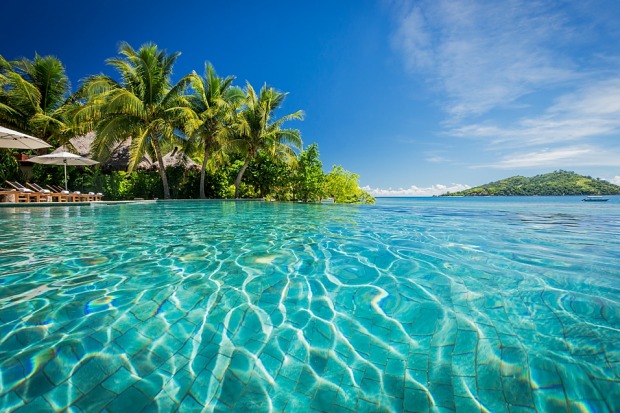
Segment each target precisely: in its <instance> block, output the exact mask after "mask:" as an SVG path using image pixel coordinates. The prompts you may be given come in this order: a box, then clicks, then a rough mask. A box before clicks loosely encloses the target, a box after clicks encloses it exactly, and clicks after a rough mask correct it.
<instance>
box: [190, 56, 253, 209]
mask: <svg viewBox="0 0 620 413" xmlns="http://www.w3.org/2000/svg"><path fill="white" fill-rule="evenodd" d="M190 79H191V86H192V89H193V91H194V92H193V94H192V95H190V96H189V97H188V100H189V102H190V105H191V108H192V110H193V111H194V112H196V116H197V117H198V119H200V122H199V126H198V128H197V129H196V130H195V131H194V132H193V134H192V140H194V141H195V142H196V143H198V144H199V145H200V146H202V147H203V150H204V159H203V161H202V166H201V169H200V198H203V199H204V198H206V195H205V171H206V167H207V163H208V161H209V156H210V155H211V153H213V152H214V151H216V150H217V149H218V147H220V148H221V146H222V143H221V136H222V132H223V131H224V127H225V124H226V122H228V121H229V120H230V119H231V118H232V115H233V114H234V110H235V109H234V105H235V102H238V101H240V99H242V98H243V92H242V91H241V89H239V88H237V87H232V86H231V85H232V82H233V80H234V79H235V78H234V77H233V76H228V77H226V78H221V77H219V76H218V75H217V73H215V69H214V68H213V66H212V65H211V64H210V63H207V65H206V67H205V74H204V76H203V77H200V76H198V75H197V74H196V72H194V73H192V74H191V75H190Z"/></svg>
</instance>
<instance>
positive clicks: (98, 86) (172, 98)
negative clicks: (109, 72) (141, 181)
mask: <svg viewBox="0 0 620 413" xmlns="http://www.w3.org/2000/svg"><path fill="white" fill-rule="evenodd" d="M119 53H120V54H121V57H117V58H111V59H108V60H107V63H108V64H109V65H110V66H113V67H114V68H115V69H116V70H117V71H118V73H119V75H120V78H121V80H120V82H117V81H116V80H114V79H112V78H111V77H109V76H105V75H97V76H93V77H90V78H89V79H87V80H86V82H85V84H84V87H83V91H84V92H85V94H86V96H88V98H89V103H88V105H86V106H85V108H84V110H83V111H81V114H80V115H78V117H81V118H82V121H87V120H91V121H94V122H95V128H96V131H97V137H96V138H95V141H94V142H93V150H94V154H95V156H96V157H98V158H105V157H106V155H108V154H109V151H110V149H111V148H113V147H115V146H116V145H118V144H120V143H121V142H123V141H124V140H126V139H127V138H129V137H131V146H130V149H129V151H130V162H129V168H128V169H129V170H130V171H131V170H133V169H134V168H135V167H136V166H137V165H138V164H139V163H140V161H141V160H142V158H143V157H144V155H145V153H146V152H147V151H148V150H149V149H153V150H154V151H155V156H156V157H157V162H158V164H159V173H160V176H161V180H162V184H163V187H164V198H166V199H168V198H170V189H169V187H168V179H167V177H166V170H165V168H164V164H163V156H162V150H161V145H162V143H166V142H171V141H173V140H174V139H175V136H176V135H175V129H177V128H183V129H191V126H188V125H191V124H192V121H196V119H195V116H194V114H193V112H192V111H191V110H190V109H189V107H188V106H189V105H188V103H187V102H186V100H185V95H184V91H185V88H186V86H187V84H188V82H189V78H188V77H185V78H183V79H181V80H180V81H179V82H178V83H177V84H176V85H172V84H171V81H170V75H171V73H172V66H173V65H174V62H175V61H176V59H177V57H178V56H179V53H174V54H171V55H168V54H166V52H165V51H164V50H159V49H158V48H157V45H155V44H152V43H147V44H145V45H143V46H141V47H140V49H139V50H134V49H133V48H132V47H131V46H130V45H129V44H127V43H122V44H121V46H120V49H119Z"/></svg>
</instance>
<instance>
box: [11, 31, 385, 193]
mask: <svg viewBox="0 0 620 413" xmlns="http://www.w3.org/2000/svg"><path fill="white" fill-rule="evenodd" d="M179 55H180V53H172V54H169V53H167V52H166V51H165V50H161V49H159V48H158V47H157V45H155V44H153V43H147V44H144V45H142V46H141V47H140V48H139V49H134V48H133V47H131V46H130V45H129V44H128V43H122V44H121V45H120V47H119V55H118V56H117V57H113V58H110V59H108V60H107V61H106V63H107V64H108V65H109V66H111V67H112V68H113V69H114V70H115V71H116V77H112V76H108V75H103V74H100V75H94V76H90V77H88V78H87V79H85V81H84V82H83V83H82V84H81V86H80V87H79V89H78V90H77V91H76V92H75V93H72V92H71V86H70V83H69V79H68V77H67V75H66V72H65V68H64V66H63V65H62V63H61V62H60V60H59V59H58V58H56V57H54V56H39V55H38V54H36V55H35V58H34V59H33V60H28V59H25V58H24V59H20V60H17V61H12V62H9V61H7V60H5V59H4V58H3V57H2V56H0V125H3V126H6V127H9V128H12V129H15V130H19V131H22V132H26V133H30V134H32V135H35V136H37V137H40V138H42V139H44V140H46V141H47V142H48V143H50V144H51V145H53V146H58V145H68V146H70V145H71V143H70V139H71V138H73V137H76V136H80V135H84V134H85V133H87V132H90V131H94V132H95V140H94V142H93V143H92V145H91V152H90V156H92V157H93V158H95V159H96V160H99V161H101V162H102V163H103V162H105V161H107V160H108V159H109V158H110V156H111V154H112V153H113V152H114V150H116V149H117V148H118V147H119V146H121V145H128V146H129V158H130V159H129V163H128V165H127V168H126V171H119V170H111V169H104V168H103V167H101V166H98V167H94V168H71V169H70V170H69V174H70V178H69V179H70V181H71V182H72V183H73V186H74V188H75V189H78V190H82V191H89V190H93V191H97V192H99V191H102V192H104V194H105V195H106V198H107V199H132V198H165V199H168V198H233V197H234V198H240V197H243V198H265V199H271V200H281V201H300V202H319V201H321V200H322V199H325V198H332V199H333V200H334V201H335V202H346V203H352V202H357V203H359V202H363V203H372V202H374V199H373V198H372V197H371V196H370V195H369V194H368V193H366V192H364V191H363V190H361V189H360V188H359V184H358V179H359V176H358V175H357V174H354V173H352V172H348V171H346V170H344V169H343V168H342V167H341V166H334V168H333V170H332V171H331V172H329V173H328V174H325V173H324V172H323V165H322V163H321V161H320V159H319V150H318V145H316V144H313V145H309V146H308V147H307V148H305V149H304V148H303V144H302V139H301V133H300V132H299V130H298V129H294V128H290V127H288V126H287V125H288V124H289V122H291V121H295V120H302V119H303V112H302V111H301V110H298V111H295V112H292V113H289V114H284V115H282V114H281V113H282V111H283V109H284V107H283V103H284V100H285V98H286V96H287V93H285V92H281V91H278V90H277V89H275V88H273V87H271V86H268V85H267V84H264V85H263V86H262V87H261V89H260V90H259V91H258V92H257V91H256V90H255V89H254V87H253V86H252V85H251V84H250V83H249V82H246V84H245V87H244V88H243V89H242V88H240V87H238V86H235V85H234V84H233V82H234V80H235V77H234V76H226V77H220V76H218V75H217V73H216V71H215V68H214V67H213V65H211V64H210V63H206V64H205V70H204V74H203V75H202V76H201V75H198V74H197V73H196V72H195V71H193V72H192V73H190V74H188V75H186V76H182V77H181V78H180V80H178V81H177V82H173V81H172V73H173V67H174V64H175V62H176V60H177V58H178V57H179ZM173 148H181V150H182V151H183V152H184V153H185V154H186V155H187V156H189V157H190V158H191V159H192V160H193V161H194V162H197V163H198V164H199V165H200V167H199V171H196V170H192V169H185V168H182V167H172V168H171V167H166V165H165V164H164V154H166V153H167V152H169V151H172V149H173ZM14 153H15V151H12V150H4V151H2V153H0V178H2V179H23V178H24V177H21V176H18V175H19V174H20V173H21V171H20V168H19V166H18V163H17V161H16V160H15V158H14V157H13V154H14ZM145 159H149V160H151V161H154V163H155V167H154V168H153V169H152V170H142V169H139V166H142V165H143V161H144V160H145ZM58 169H59V168H55V167H53V166H42V165H34V166H33V168H32V179H33V180H36V181H39V183H41V184H46V183H57V181H58V180H59V172H58ZM76 186H77V187H76Z"/></svg>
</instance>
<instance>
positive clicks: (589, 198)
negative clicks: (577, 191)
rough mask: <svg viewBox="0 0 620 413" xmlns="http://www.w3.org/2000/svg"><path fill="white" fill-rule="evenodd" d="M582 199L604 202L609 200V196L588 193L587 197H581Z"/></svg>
mask: <svg viewBox="0 0 620 413" xmlns="http://www.w3.org/2000/svg"><path fill="white" fill-rule="evenodd" d="M582 201H585V202H605V201H609V198H603V197H602V196H601V195H588V196H587V197H585V198H583V199H582Z"/></svg>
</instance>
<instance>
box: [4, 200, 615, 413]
mask: <svg viewBox="0 0 620 413" xmlns="http://www.w3.org/2000/svg"><path fill="white" fill-rule="evenodd" d="M579 207H581V205H580V206H579ZM550 209H552V210H549V211H545V210H542V208H541V207H540V206H538V208H536V210H535V211H534V212H532V211H531V210H530V208H528V207H527V205H520V204H514V205H508V204H502V205H501V207H499V208H492V207H489V205H486V207H485V208H479V207H475V206H474V204H467V203H462V204H456V203H454V204H450V205H448V204H441V205H440V204H437V205H436V206H434V207H432V208H431V207H429V206H428V204H423V203H421V204H415V203H407V202H400V203H398V202H395V203H393V204H390V203H387V205H383V206H382V205H377V206H369V207H360V206H354V207H344V206H340V205H295V204H271V203H250V202H200V203H198V202H194V203H157V204H151V205H121V206H114V207H111V206H101V207H74V206H73V207H71V206H67V207H59V208H33V209H23V210H22V209H19V211H17V209H16V210H7V211H3V210H2V209H0V215H2V218H3V225H4V226H5V227H4V229H5V231H3V233H2V234H0V251H2V254H0V371H1V373H0V405H2V406H3V407H4V408H5V410H7V411H13V410H16V409H19V408H20V407H21V406H27V407H30V408H32V409H35V408H36V409H41V408H42V406H43V408H47V409H48V410H63V409H66V408H68V407H70V406H75V407H76V408H81V409H84V408H90V409H96V410H100V409H103V408H105V409H106V410H108V411H123V410H126V409H128V408H131V409H132V410H141V409H151V410H155V409H158V410H162V411H172V410H175V409H179V410H180V411H193V410H204V411H246V410H249V411H307V410H309V409H314V410H315V411H326V412H327V411H336V410H339V411H429V412H430V411H442V410H443V411H445V410H453V411H456V410H464V411H471V410H476V411H493V412H501V411H506V412H508V411H512V410H514V409H522V410H530V411H550V410H554V409H565V410H568V409H574V410H579V411H592V412H594V411H610V412H612V411H617V410H619V409H620V405H619V404H618V400H620V395H619V394H618V391H619V390H618V389H620V350H619V349H618V345H617V343H618V342H620V289H619V288H618V277H619V276H620V264H619V262H620V261H619V260H618V251H620V241H619V240H618V239H617V237H616V236H615V235H617V234H614V228H616V229H617V228H620V215H618V214H617V213H615V212H614V211H613V210H612V211H611V212H608V213H606V215H605V216H604V219H605V222H606V224H607V225H601V224H600V218H601V217H600V216H599V215H600V214H602V213H603V212H601V211H602V210H600V209H596V210H594V211H584V210H582V209H578V208H577V207H574V208H573V209H570V208H569V207H562V208H561V209H562V211H560V212H557V211H553V209H558V208H557V206H553V207H552V208H550ZM593 214H595V215H593ZM24 228H25V229H26V230H24ZM38 228H49V230H47V231H40V230H37V229H38ZM45 406H47V407H45Z"/></svg>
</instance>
